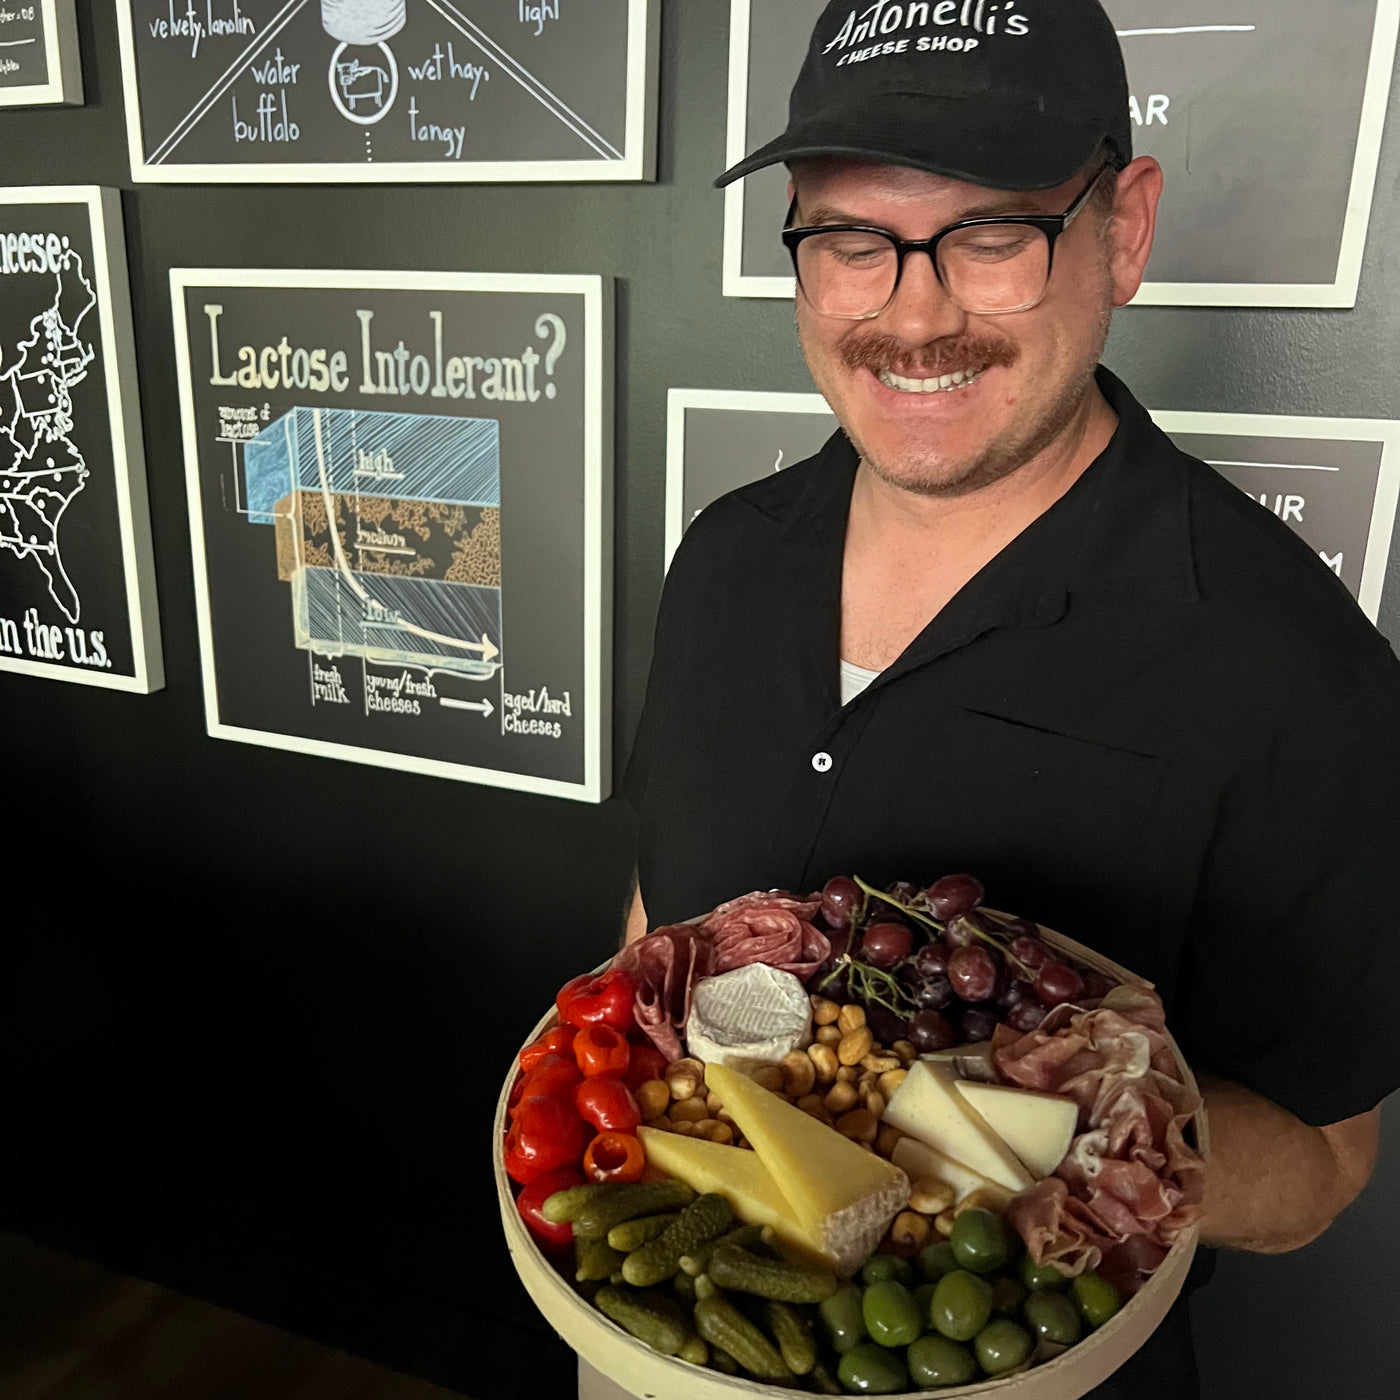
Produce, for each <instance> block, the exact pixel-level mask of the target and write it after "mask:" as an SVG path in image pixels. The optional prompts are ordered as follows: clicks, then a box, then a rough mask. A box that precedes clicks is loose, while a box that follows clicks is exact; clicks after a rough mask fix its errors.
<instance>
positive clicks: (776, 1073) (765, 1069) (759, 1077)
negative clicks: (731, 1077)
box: [751, 1065, 783, 1094]
mask: <svg viewBox="0 0 1400 1400" xmlns="http://www.w3.org/2000/svg"><path fill="white" fill-rule="evenodd" d="M751 1077H752V1079H753V1082H754V1083H755V1084H757V1085H758V1086H759V1087H760V1088H763V1089H767V1090H768V1092H769V1093H770V1094H779V1093H781V1092H782V1088H783V1067H782V1065H759V1066H758V1068H757V1069H755V1070H754V1072H753V1075H752V1076H751Z"/></svg>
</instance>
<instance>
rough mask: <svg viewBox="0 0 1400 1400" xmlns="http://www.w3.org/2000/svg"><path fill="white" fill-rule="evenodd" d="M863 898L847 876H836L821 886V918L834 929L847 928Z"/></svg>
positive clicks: (858, 888) (858, 887)
mask: <svg viewBox="0 0 1400 1400" xmlns="http://www.w3.org/2000/svg"><path fill="white" fill-rule="evenodd" d="M864 898H865V896H864V895H863V894H862V893H861V889H860V886H859V885H858V884H856V882H855V881H854V880H852V879H851V877H850V876H849V875H836V876H833V877H832V878H831V879H830V880H828V881H827V882H826V884H824V885H823V886H822V918H824V919H825V920H826V921H827V923H828V924H829V925H830V926H831V927H832V928H835V929H842V928H849V927H850V923H851V919H852V917H853V916H854V914H855V912H856V911H857V910H858V909H859V908H860V906H861V901H862V900H863V899H864Z"/></svg>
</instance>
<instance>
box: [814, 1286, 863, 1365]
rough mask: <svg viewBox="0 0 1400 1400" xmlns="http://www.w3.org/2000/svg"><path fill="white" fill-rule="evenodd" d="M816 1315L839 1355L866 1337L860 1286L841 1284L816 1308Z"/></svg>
mask: <svg viewBox="0 0 1400 1400" xmlns="http://www.w3.org/2000/svg"><path fill="white" fill-rule="evenodd" d="M817 1315H818V1316H819V1317H820V1318H821V1320H822V1322H823V1324H824V1325H825V1327H826V1335H827V1336H828V1337H829V1338H830V1339H831V1345H832V1348H833V1350H834V1351H835V1352H836V1354H837V1355H838V1356H839V1355H841V1354H842V1353H843V1352H848V1351H850V1349H851V1348H852V1347H853V1346H855V1345H856V1344H857V1343H858V1342H863V1341H865V1339H866V1331H865V1311H864V1309H863V1308H862V1307H861V1292H860V1286H859V1285H858V1284H854V1283H843V1284H841V1285H840V1286H839V1287H838V1288H837V1290H836V1292H835V1293H833V1294H832V1295H831V1297H830V1298H828V1299H827V1300H826V1301H825V1302H824V1303H822V1304H821V1305H820V1306H819V1307H818V1308H817Z"/></svg>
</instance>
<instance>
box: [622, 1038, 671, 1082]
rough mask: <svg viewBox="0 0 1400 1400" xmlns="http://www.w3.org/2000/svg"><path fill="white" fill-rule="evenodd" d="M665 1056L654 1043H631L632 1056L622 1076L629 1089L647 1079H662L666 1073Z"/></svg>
mask: <svg viewBox="0 0 1400 1400" xmlns="http://www.w3.org/2000/svg"><path fill="white" fill-rule="evenodd" d="M666 1063H667V1061H666V1057H665V1055H663V1054H662V1053H661V1051H660V1050H658V1049H657V1048H656V1046H654V1045H633V1046H632V1057H631V1060H630V1061H629V1063H628V1065H627V1073H626V1074H625V1075H624V1076H623V1079H624V1081H625V1082H626V1084H627V1087H628V1088H629V1089H635V1088H636V1087H637V1085H639V1084H645V1083H646V1082H647V1080H648V1079H662V1078H664V1077H665V1074H666Z"/></svg>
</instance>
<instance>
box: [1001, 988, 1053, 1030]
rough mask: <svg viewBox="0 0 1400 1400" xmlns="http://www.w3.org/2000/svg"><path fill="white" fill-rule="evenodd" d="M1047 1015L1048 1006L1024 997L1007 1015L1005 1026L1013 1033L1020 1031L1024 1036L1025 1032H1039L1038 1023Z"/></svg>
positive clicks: (1032, 998)
mask: <svg viewBox="0 0 1400 1400" xmlns="http://www.w3.org/2000/svg"><path fill="white" fill-rule="evenodd" d="M1049 1014H1050V1008H1049V1007H1048V1006H1042V1005H1041V1003H1040V1002H1038V1001H1037V1000H1036V999H1035V998H1034V997H1026V999H1025V1000H1024V1001H1022V1002H1020V1003H1019V1004H1017V1005H1016V1006H1013V1007H1012V1008H1011V1010H1010V1011H1009V1012H1008V1013H1007V1017H1006V1024H1007V1025H1008V1026H1010V1027H1011V1029H1012V1030H1013V1031H1020V1032H1021V1033H1022V1034H1023V1035H1024V1034H1025V1033H1026V1032H1027V1031H1035V1030H1039V1029H1040V1023H1041V1022H1042V1021H1043V1020H1044V1019H1045V1018H1046V1017H1047V1016H1048V1015H1049Z"/></svg>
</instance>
